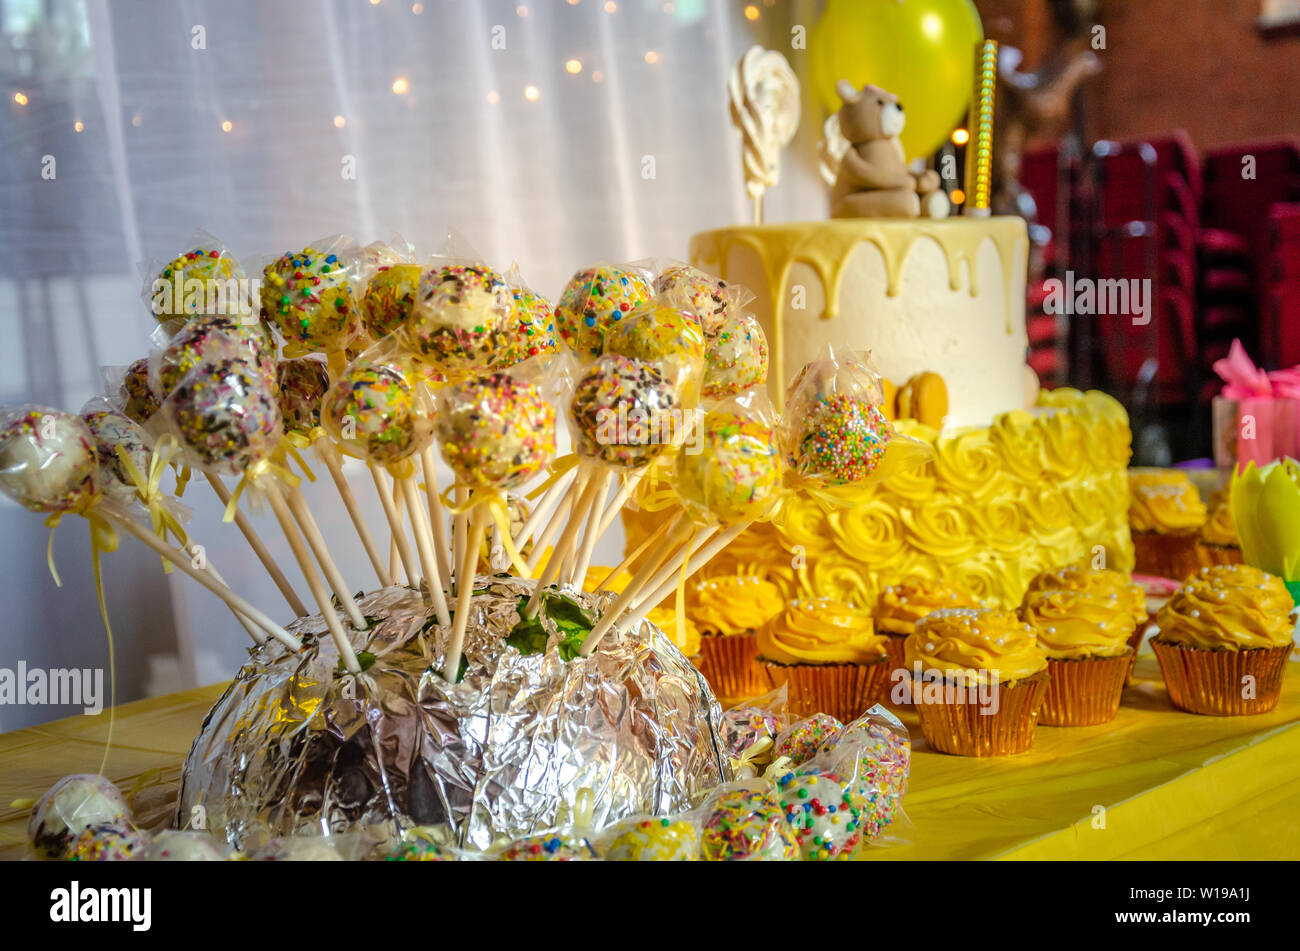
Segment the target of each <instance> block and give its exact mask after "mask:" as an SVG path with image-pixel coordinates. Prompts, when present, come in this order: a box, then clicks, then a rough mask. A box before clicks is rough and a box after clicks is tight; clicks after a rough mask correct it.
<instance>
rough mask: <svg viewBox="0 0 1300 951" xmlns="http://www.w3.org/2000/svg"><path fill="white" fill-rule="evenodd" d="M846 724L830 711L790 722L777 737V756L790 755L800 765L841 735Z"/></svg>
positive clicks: (792, 760)
mask: <svg viewBox="0 0 1300 951" xmlns="http://www.w3.org/2000/svg"><path fill="white" fill-rule="evenodd" d="M843 729H844V724H843V723H841V722H840V721H839V720H837V719H835V718H834V717H833V716H831V715H830V714H829V713H814V714H813V715H812V716H810V717H808V718H807V719H805V720H799V721H798V722H796V723H792V724H790V725H789V726H788V727H786V728H785V730H784V731H782V733H781V735H780V736H778V737H777V738H776V749H775V750H773V755H775V756H788V757H789V758H790V761H791V763H793V764H794V765H795V766H799V765H801V764H803V763H806V762H807V761H808V760H810V759H812V758H813V757H814V756H815V755H817V751H818V750H819V749H821V747H823V746H825V745H826V744H827V742H828V741H830V740H833V739H834V738H835V737H837V736H839V735H840V732H841V731H842V730H843Z"/></svg>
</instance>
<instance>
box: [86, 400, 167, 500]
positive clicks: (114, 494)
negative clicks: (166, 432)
mask: <svg viewBox="0 0 1300 951" xmlns="http://www.w3.org/2000/svg"><path fill="white" fill-rule="evenodd" d="M81 418H82V419H83V420H84V421H85V423H86V428H87V429H88V430H89V431H90V438H91V442H92V444H93V445H94V447H95V458H96V459H97V460H98V463H99V485H100V488H101V490H102V491H103V492H104V494H105V495H107V496H108V497H110V498H112V499H114V500H116V501H118V502H129V501H131V500H132V499H134V498H135V497H136V494H137V490H138V487H137V486H136V483H135V481H134V479H133V478H132V476H131V473H130V472H128V471H127V469H126V466H125V465H124V464H123V462H122V459H121V457H120V456H119V455H118V451H117V450H118V447H119V446H120V447H121V448H122V449H123V450H124V451H125V452H126V455H127V457H128V458H129V459H130V460H131V463H132V464H133V465H134V466H135V468H136V472H137V473H139V474H140V475H142V476H143V475H145V474H147V473H148V472H149V462H150V458H151V456H152V453H153V440H152V439H151V438H150V437H149V434H148V433H146V432H145V431H144V427H142V426H141V425H140V424H139V423H137V422H135V421H134V420H132V419H130V418H129V417H128V416H127V415H126V414H125V413H120V412H118V411H117V410H115V409H95V410H91V411H90V412H83V413H82V415H81Z"/></svg>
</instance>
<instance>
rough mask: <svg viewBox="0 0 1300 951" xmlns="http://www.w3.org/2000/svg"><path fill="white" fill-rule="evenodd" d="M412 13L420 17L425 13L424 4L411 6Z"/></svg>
mask: <svg viewBox="0 0 1300 951" xmlns="http://www.w3.org/2000/svg"><path fill="white" fill-rule="evenodd" d="M411 12H412V13H414V14H415V15H416V16H419V15H420V14H421V13H423V12H424V4H423V3H413V4H411Z"/></svg>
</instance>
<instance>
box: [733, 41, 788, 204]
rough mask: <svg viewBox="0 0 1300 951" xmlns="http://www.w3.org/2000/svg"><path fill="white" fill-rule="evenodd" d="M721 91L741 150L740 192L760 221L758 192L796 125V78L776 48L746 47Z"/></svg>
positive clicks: (775, 170) (776, 176)
mask: <svg viewBox="0 0 1300 951" xmlns="http://www.w3.org/2000/svg"><path fill="white" fill-rule="evenodd" d="M727 91H728V93H729V94H730V97H731V121H732V122H733V123H735V125H736V127H737V128H739V129H740V135H741V140H742V144H743V149H744V152H743V154H744V162H745V191H746V192H747V193H748V194H749V197H750V198H752V199H753V200H754V222H755V223H756V224H762V223H763V193H764V192H765V191H767V190H768V189H769V188H771V187H772V186H773V185H775V184H776V183H777V182H778V181H779V180H780V178H781V150H782V149H783V148H785V147H786V145H788V144H789V142H790V140H791V139H792V138H794V133H795V130H796V129H798V127H799V80H798V79H796V78H795V75H794V70H792V69H791V68H790V64H789V63H788V62H787V61H786V58H785V57H784V56H782V55H781V54H780V53H778V52H776V51H775V50H765V49H763V47H761V46H751V47H750V48H749V50H748V51H746V53H745V55H744V56H742V57H741V58H740V59H738V60H737V61H736V65H735V66H733V67H732V69H731V78H730V79H729V80H728V82H727Z"/></svg>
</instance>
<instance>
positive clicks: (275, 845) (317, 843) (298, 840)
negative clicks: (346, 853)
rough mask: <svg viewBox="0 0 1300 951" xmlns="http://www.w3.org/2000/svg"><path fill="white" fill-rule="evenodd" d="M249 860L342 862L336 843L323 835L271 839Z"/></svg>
mask: <svg viewBox="0 0 1300 951" xmlns="http://www.w3.org/2000/svg"><path fill="white" fill-rule="evenodd" d="M249 858H250V859H251V860H252V861H254V862H342V861H343V856H341V855H339V853H338V849H336V848H334V843H332V842H330V841H329V839H328V838H327V837H326V836H323V835H291V836H282V837H279V838H274V839H270V840H269V841H268V842H267V843H266V844H265V845H264V846H262V847H261V848H260V849H258V850H257V851H256V852H254V853H253V854H252V855H250V856H249Z"/></svg>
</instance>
